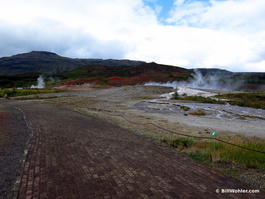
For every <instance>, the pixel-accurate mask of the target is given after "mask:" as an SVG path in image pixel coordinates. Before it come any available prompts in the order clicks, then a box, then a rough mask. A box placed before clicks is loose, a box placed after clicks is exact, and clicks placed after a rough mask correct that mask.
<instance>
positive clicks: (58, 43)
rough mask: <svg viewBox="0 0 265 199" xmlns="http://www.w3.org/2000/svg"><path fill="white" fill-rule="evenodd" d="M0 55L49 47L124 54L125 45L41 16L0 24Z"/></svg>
mask: <svg viewBox="0 0 265 199" xmlns="http://www.w3.org/2000/svg"><path fill="white" fill-rule="evenodd" d="M0 45H1V48H0V57H3V56H10V55H14V54H18V53H24V52H29V51H32V50H45V51H52V52H55V53H57V54H59V55H63V56H68V57H73V58H103V59H105V58H117V59H121V58H124V56H125V54H126V53H127V52H126V49H127V48H126V46H125V45H124V44H123V43H122V42H120V41H117V40H112V41H102V40H100V39H98V38H96V37H95V36H93V35H91V34H89V33H85V32H82V31H78V30H73V29H69V28H67V27H65V26H63V25H62V24H59V23H56V22H54V23H51V22H50V21H49V22H47V21H45V20H41V21H39V23H36V22H35V23H34V24H33V25H32V24H31V25H28V26H26V25H25V26H12V25H8V24H5V23H1V25H0Z"/></svg>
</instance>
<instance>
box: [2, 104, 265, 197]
mask: <svg viewBox="0 0 265 199" xmlns="http://www.w3.org/2000/svg"><path fill="white" fill-rule="evenodd" d="M5 106H6V107H7V108H8V109H9V108H10V109H12V107H14V106H15V107H17V108H19V110H21V111H22V112H23V113H24V114H25V116H26V119H27V123H28V125H29V127H30V128H31V130H32V133H33V137H32V139H31V143H30V147H29V150H28V154H27V158H26V161H25V166H24V170H23V176H22V180H21V184H20V189H19V196H18V198H21V199H22V198H23V199H24V198H217V197H218V198H264V197H265V193H264V192H260V193H259V194H221V193H217V192H216V190H217V189H218V190H219V189H236V190H237V189H244V190H249V189H251V190H254V189H256V188H255V187H252V186H250V185H247V184H245V183H242V182H240V181H239V180H236V179H234V178H232V177H230V176H228V175H226V174H224V173H222V172H219V171H218V170H216V169H214V168H210V167H208V166H206V165H205V164H202V163H199V162H196V161H194V160H192V159H191V158H189V157H186V156H184V155H182V154H179V153H177V152H174V151H171V150H170V149H168V148H164V147H161V146H158V145H155V144H154V143H152V142H150V141H149V140H147V139H145V138H143V137H141V136H139V135H136V134H134V133H132V132H130V131H127V130H125V129H123V128H120V127H118V126H117V125H114V124H111V123H108V122H107V121H105V120H102V119H99V118H95V117H92V116H89V115H85V114H81V113H78V112H75V111H72V110H70V109H66V108H60V107H56V106H51V105H45V104H40V103H33V102H20V101H14V102H10V103H8V104H5ZM13 114H14V115H15V113H13ZM19 115H21V114H19ZM22 121H23V124H25V122H24V120H22ZM16 127H21V126H16ZM15 129H16V128H15ZM25 129H26V130H28V128H26V126H25ZM27 132H28V131H27ZM26 142H27V139H26V140H24V143H26ZM24 146H26V144H25V145H24ZM24 148H25V147H24ZM22 156H23V155H22ZM1 169H2V168H1Z"/></svg>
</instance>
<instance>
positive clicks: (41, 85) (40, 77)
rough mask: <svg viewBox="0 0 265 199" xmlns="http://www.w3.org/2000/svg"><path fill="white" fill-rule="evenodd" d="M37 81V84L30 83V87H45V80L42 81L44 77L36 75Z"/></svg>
mask: <svg viewBox="0 0 265 199" xmlns="http://www.w3.org/2000/svg"><path fill="white" fill-rule="evenodd" d="M37 81H38V84H37V85H32V86H31V87H30V88H44V87H45V82H44V78H43V76H42V75H40V76H39V77H38V79H37Z"/></svg>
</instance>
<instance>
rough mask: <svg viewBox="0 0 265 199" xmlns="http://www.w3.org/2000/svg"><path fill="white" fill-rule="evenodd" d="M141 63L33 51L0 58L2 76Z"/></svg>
mask: <svg viewBox="0 0 265 199" xmlns="http://www.w3.org/2000/svg"><path fill="white" fill-rule="evenodd" d="M141 63H143V62H142V61H131V60H113V59H106V60H103V59H71V58H67V57H61V56H59V55H57V54H55V53H51V52H45V51H32V52H30V53H24V54H18V55H14V56H11V57H3V58H0V76H1V75H16V74H23V73H29V72H30V73H31V72H37V73H44V74H58V73H62V72H66V71H71V70H73V69H75V68H78V67H80V66H84V65H106V66H121V65H122V66H135V65H139V64H141Z"/></svg>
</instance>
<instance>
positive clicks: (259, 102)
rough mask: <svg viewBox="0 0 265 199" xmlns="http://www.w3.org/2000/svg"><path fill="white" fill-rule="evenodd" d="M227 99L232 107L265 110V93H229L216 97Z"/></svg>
mask: <svg viewBox="0 0 265 199" xmlns="http://www.w3.org/2000/svg"><path fill="white" fill-rule="evenodd" d="M216 97H218V98H224V99H227V101H228V103H229V104H231V105H237V106H244V107H252V108H260V109H265V92H264V91H263V92H261V91H259V92H247V93H227V94H224V95H218V96H216Z"/></svg>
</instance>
